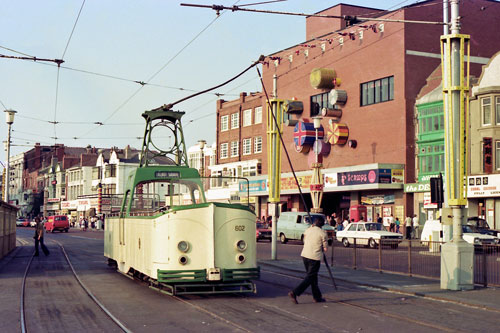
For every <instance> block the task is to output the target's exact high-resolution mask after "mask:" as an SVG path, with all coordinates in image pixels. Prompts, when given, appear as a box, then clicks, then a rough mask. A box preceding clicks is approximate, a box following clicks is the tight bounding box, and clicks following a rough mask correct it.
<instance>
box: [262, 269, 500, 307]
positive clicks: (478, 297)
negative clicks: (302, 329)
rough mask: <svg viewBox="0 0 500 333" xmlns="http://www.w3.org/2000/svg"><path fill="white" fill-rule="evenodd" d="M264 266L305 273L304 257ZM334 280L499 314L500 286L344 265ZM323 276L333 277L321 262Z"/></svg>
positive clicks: (337, 271)
mask: <svg viewBox="0 0 500 333" xmlns="http://www.w3.org/2000/svg"><path fill="white" fill-rule="evenodd" d="M258 263H259V265H260V266H261V267H263V268H264V267H266V266H267V267H273V268H279V269H283V270H288V271H294V272H299V273H305V271H304V265H303V263H302V261H301V260H282V259H278V260H259V261H258ZM331 270H332V273H333V277H334V279H335V281H336V282H337V283H338V282H344V283H349V284H354V285H358V286H363V287H370V288H375V289H380V290H384V291H389V292H394V293H399V294H403V295H407V296H415V297H422V298H425V299H430V300H434V301H441V302H450V303H454V304H460V305H464V306H469V307H475V308H480V309H485V310H489V311H493V312H498V313H500V288H495V287H487V288H484V287H479V286H475V288H474V289H473V290H462V291H455V290H443V289H441V288H440V281H439V280H435V279H427V278H422V277H413V276H408V275H402V274H392V273H388V272H383V273H380V272H378V271H370V270H363V269H352V268H348V267H342V266H334V267H331ZM319 276H320V278H324V279H330V275H329V273H328V271H327V268H326V266H325V264H324V262H322V264H321V269H320V272H319Z"/></svg>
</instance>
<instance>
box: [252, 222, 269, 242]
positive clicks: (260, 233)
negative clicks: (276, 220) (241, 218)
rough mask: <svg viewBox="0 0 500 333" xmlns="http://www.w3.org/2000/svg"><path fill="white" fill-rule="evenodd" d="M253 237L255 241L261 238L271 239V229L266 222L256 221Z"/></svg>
mask: <svg viewBox="0 0 500 333" xmlns="http://www.w3.org/2000/svg"><path fill="white" fill-rule="evenodd" d="M255 238H256V240H257V242H258V241H259V240H261V239H267V240H269V241H271V240H272V230H271V229H270V228H269V226H268V225H267V223H257V229H256V232H255Z"/></svg>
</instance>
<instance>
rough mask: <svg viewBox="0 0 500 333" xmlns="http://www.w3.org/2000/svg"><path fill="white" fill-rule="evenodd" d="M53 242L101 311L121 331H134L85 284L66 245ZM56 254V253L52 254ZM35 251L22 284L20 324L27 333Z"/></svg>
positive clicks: (74, 275)
mask: <svg viewBox="0 0 500 333" xmlns="http://www.w3.org/2000/svg"><path fill="white" fill-rule="evenodd" d="M51 242H53V243H55V244H56V245H57V246H58V247H59V249H60V251H61V253H62V255H63V257H64V258H65V261H66V263H67V265H68V266H69V268H70V270H71V273H72V275H73V277H74V278H75V280H76V281H77V282H78V284H79V285H80V287H81V288H82V289H83V291H84V292H85V293H86V294H87V295H88V297H89V298H90V299H91V300H92V301H93V303H94V304H95V305H96V306H97V307H98V308H99V310H100V311H102V313H104V314H105V316H106V317H107V318H109V319H110V320H111V321H112V322H113V323H114V324H115V325H116V327H118V328H119V329H120V330H121V331H123V332H126V333H131V332H132V331H131V330H129V329H128V328H127V327H126V326H125V325H124V324H123V323H122V322H121V321H120V320H119V319H118V318H116V317H115V316H114V315H113V314H112V313H111V312H110V311H109V310H108V309H107V308H106V307H105V306H104V305H103V304H102V303H101V302H100V301H99V300H98V299H97V298H96V297H95V296H94V294H93V293H92V292H91V291H90V289H89V288H88V287H87V286H85V284H84V283H83V281H82V280H81V278H80V276H79V275H78V274H77V272H76V271H75V269H74V267H73V264H72V263H71V260H70V258H69V256H68V254H67V253H66V250H65V249H64V246H63V245H62V244H61V243H60V242H58V241H55V240H52V241H51ZM52 255H54V254H52ZM34 257H35V256H34V253H33V254H32V255H31V257H30V259H29V261H28V263H27V265H26V269H25V271H24V275H23V278H22V286H21V296H20V325H21V332H23V333H26V332H28V331H29V330H28V325H27V319H28V317H27V315H26V312H27V301H26V285H27V281H28V279H29V272H30V268H31V266H32V262H33V259H34ZM57 311H58V312H64V309H58V310H57Z"/></svg>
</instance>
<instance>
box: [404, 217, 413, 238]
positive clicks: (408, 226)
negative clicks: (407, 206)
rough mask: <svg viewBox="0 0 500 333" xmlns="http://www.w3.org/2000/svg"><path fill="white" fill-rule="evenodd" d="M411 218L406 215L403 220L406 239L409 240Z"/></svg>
mask: <svg viewBox="0 0 500 333" xmlns="http://www.w3.org/2000/svg"><path fill="white" fill-rule="evenodd" d="M411 224H412V220H411V217H410V216H409V215H408V216H407V217H406V219H405V228H406V239H411V229H412V228H411Z"/></svg>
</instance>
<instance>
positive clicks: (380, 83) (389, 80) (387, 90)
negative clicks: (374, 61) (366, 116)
mask: <svg viewBox="0 0 500 333" xmlns="http://www.w3.org/2000/svg"><path fill="white" fill-rule="evenodd" d="M392 100H394V76H389V77H385V78H383V79H378V80H374V81H370V82H365V83H361V101H360V103H361V106H365V105H371V104H376V103H381V102H386V101H392Z"/></svg>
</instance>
